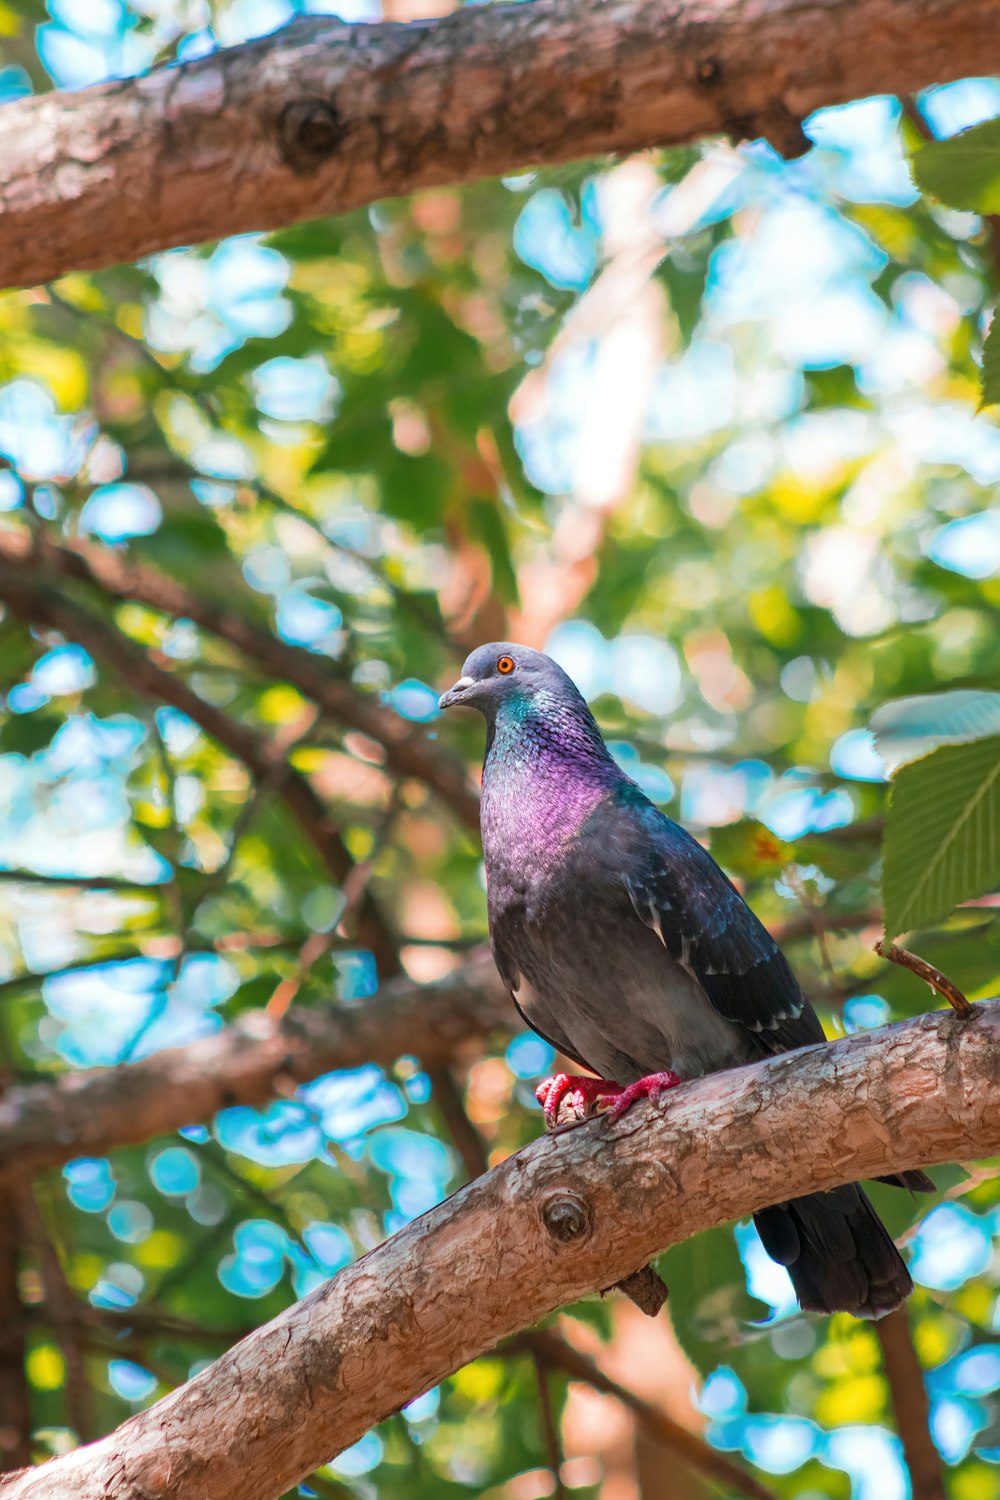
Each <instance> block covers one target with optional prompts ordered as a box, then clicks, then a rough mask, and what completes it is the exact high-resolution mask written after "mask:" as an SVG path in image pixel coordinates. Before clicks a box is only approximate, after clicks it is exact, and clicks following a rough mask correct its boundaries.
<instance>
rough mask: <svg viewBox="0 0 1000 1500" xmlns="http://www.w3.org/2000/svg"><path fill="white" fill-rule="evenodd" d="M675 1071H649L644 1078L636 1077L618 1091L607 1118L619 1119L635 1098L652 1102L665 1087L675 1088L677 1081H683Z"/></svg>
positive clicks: (654, 1101)
mask: <svg viewBox="0 0 1000 1500" xmlns="http://www.w3.org/2000/svg"><path fill="white" fill-rule="evenodd" d="M683 1081H684V1080H683V1079H682V1078H678V1076H677V1074H676V1073H671V1072H669V1071H668V1072H665V1073H649V1074H648V1075H647V1076H646V1077H645V1078H637V1079H636V1081H635V1083H630V1084H629V1085H628V1086H627V1088H623V1089H621V1090H620V1091H619V1093H618V1096H617V1098H616V1099H615V1100H614V1103H613V1104H612V1105H611V1108H610V1110H609V1111H608V1119H609V1120H610V1122H611V1123H612V1125H613V1124H614V1122H615V1121H616V1120H620V1119H621V1117H622V1115H623V1114H624V1113H625V1111H626V1110H627V1109H631V1108H632V1105H633V1104H634V1103H635V1102H636V1100H637V1099H649V1100H650V1101H651V1102H652V1103H653V1104H655V1103H656V1102H657V1100H658V1099H659V1097H660V1095H661V1094H662V1093H664V1092H665V1091H666V1090H667V1089H675V1088H676V1087H677V1085H678V1084H679V1083H683Z"/></svg>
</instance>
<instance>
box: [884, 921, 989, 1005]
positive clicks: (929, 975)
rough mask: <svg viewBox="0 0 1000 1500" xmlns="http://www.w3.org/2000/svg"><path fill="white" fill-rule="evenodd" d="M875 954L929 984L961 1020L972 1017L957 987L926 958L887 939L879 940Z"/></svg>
mask: <svg viewBox="0 0 1000 1500" xmlns="http://www.w3.org/2000/svg"><path fill="white" fill-rule="evenodd" d="M875 952H876V953H877V954H878V956H879V958H884V959H886V960H887V961H888V962H889V963H891V964H898V965H899V967H900V968H901V969H909V971H910V973H911V974H916V976H917V978H918V979H922V980H923V981H924V983H925V984H929V985H930V987H931V989H932V990H933V991H934V993H935V995H940V996H941V998H942V999H943V1000H947V1002H948V1004H949V1005H950V1006H951V1008H952V1010H954V1011H956V1012H957V1013H958V1015H960V1016H961V1017H962V1018H963V1020H964V1019H966V1018H967V1017H969V1016H971V1015H972V1005H971V1003H970V1002H969V1001H968V1000H966V998H965V996H964V995H963V994H962V991H961V990H960V989H959V987H958V985H957V984H955V983H954V982H953V981H952V980H950V979H949V978H948V977H947V975H945V974H942V973H941V970H940V969H935V967H934V965H933V964H929V963H928V962H927V960H926V958H921V957H920V956H919V955H918V954H916V953H910V951H909V950H908V949H907V948H897V946H896V944H895V943H890V941H889V939H888V938H879V940H878V942H877V943H876V944H875Z"/></svg>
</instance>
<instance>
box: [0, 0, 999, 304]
mask: <svg viewBox="0 0 1000 1500" xmlns="http://www.w3.org/2000/svg"><path fill="white" fill-rule="evenodd" d="M998 48H1000V10H998V8H997V6H996V5H995V3H994V0H687V3H672V0H586V3H581V4H577V5H573V6H566V5H565V4H563V3H562V0H534V3H533V4H531V5H495V6H487V7H472V8H469V9H464V10H459V11H456V12H455V13H454V14H452V15H449V16H446V17H444V18H443V19H442V20H438V21H431V22H424V21H416V22H413V23H411V24H410V25H397V24H393V23H383V24H380V25H365V26H346V25H344V24H343V23H342V22H339V21H337V20H329V19H325V18H324V19H318V18H317V19H305V20H301V21H297V22H294V23H293V24H291V25H290V26H288V27H286V28H285V29H284V30H283V31H281V32H280V33H279V34H278V35H277V36H275V37H270V38H267V39H265V40H263V41H258V42H251V43H248V44H246V45H244V46H241V47H234V48H232V49H230V50H229V51H225V52H221V53H216V54H214V55H213V56H210V57H206V58H200V59H198V60H197V61H192V62H189V63H184V64H182V65H180V66H174V67H168V68H161V69H158V70H157V71H155V72H153V73H151V74H148V75H147V76H145V77H143V78H139V79H128V80H124V81H120V82H113V83H107V84H101V85H98V86H97V87H95V88H91V89H86V90H83V91H81V92H80V93H74V94H53V95H47V96H44V97H41V98H36V99H26V100H21V101H17V102H15V103H12V104H9V105H7V106H6V107H5V108H4V109H3V110H2V111H0V162H2V163H3V178H2V183H0V226H2V233H0V284H2V285H8V286H12V285H30V284H35V283H37V282H40V281H47V280H49V279H50V278H52V277H55V276H58V275H61V274H62V273H63V272H66V271H69V270H79V269H88V268H94V267H99V266H107V265H111V264H113V263H115V262H116V261H124V260H134V259H136V258H137V257H138V256H141V255H146V254H149V253H150V252H151V251H155V250H162V249H165V248H166V247H168V246H171V245H181V244H192V243H195V242H197V241H200V240H205V239H217V238H219V237H221V236H223V235H228V234H236V233H239V232H242V231H246V230H267V229H275V228H278V227H280V226H282V225H286V224H292V223H295V222H297V221H299V220H302V219H308V218H315V217H316V216H318V215H322V214H332V213H344V212H346V211H347V210H348V209H352V208H357V207H359V206H360V205H362V204H366V203H371V202H373V201H374V200H375V199H377V198H385V197H390V196H394V195H398V194H403V193H411V192H414V191H416V190H417V189H419V188H425V187H432V186H435V185H438V184H441V183H457V182H470V181H473V180H475V179H478V178H482V177H491V176H496V175H498V174H501V173H504V172H509V171H513V170H515V169H517V168H519V167H526V166H531V165H535V164H538V163H541V162H562V161H569V160H573V159H578V158H582V157H585V156H590V155H594V154H598V153H608V152H623V151H633V150H636V149H638V148H640V147H645V146H650V145H655V144H676V143H680V142H684V141H691V140H695V139H697V138H698V137H701V136H705V135H712V134H716V133H724V134H727V135H732V136H735V137H737V138H743V137H747V136H760V135H763V136H766V137H767V138H768V139H769V140H771V141H772V142H773V143H774V144H775V145H776V146H777V147H778V149H779V150H785V151H800V150H802V149H803V148H804V146H805V138H804V136H803V134H802V129H801V123H800V122H801V120H802V119H803V117H804V116H805V115H807V114H808V113H809V112H810V111H811V110H814V109H816V108H818V107H820V106H821V105H831V104H840V103H843V102H845V101H846V100H848V99H854V98H859V97H862V96H864V95H866V94H873V93H893V94H908V93H913V92H915V91H916V90H919V89H922V88H925V87H926V86H927V85H929V84H932V83H943V82H946V81H948V80H950V79H954V78H961V77H964V76H967V75H970V74H977V73H980V72H981V71H982V68H983V61H984V59H989V58H991V57H995V56H996V55H997V54H998Z"/></svg>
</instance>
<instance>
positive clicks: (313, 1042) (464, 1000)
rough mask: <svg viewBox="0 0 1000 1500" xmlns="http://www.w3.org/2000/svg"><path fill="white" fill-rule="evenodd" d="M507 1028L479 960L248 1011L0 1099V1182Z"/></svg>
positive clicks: (494, 985) (430, 1058)
mask: <svg viewBox="0 0 1000 1500" xmlns="http://www.w3.org/2000/svg"><path fill="white" fill-rule="evenodd" d="M512 1019H513V1007H512V1006H511V1004H510V1001H509V1000H508V998H507V994H506V991H505V990H504V988H503V985H502V983H501V981H500V976H499V975H498V974H497V971H496V968H495V966H494V963H493V960H492V958H490V957H489V956H488V955H487V956H484V957H481V958H478V959H474V960H472V961H471V962H470V963H468V964H466V965H465V966H464V967H463V968H461V969H459V970H456V972H455V973H454V974H451V975H449V976H448V978H447V979H443V980H439V981H438V982H437V983H435V984H430V985H417V984H414V983H413V982H412V981H410V980H406V979H396V980H393V981H391V982H390V983H389V984H387V985H385V986H384V987H383V988H382V990H380V992H379V995H378V997H377V998H376V999H375V1000H370V1001H367V1002H366V1003H365V1004H364V1005H358V1006H333V1005H325V1006H317V1007H308V1008H306V1007H303V1008H299V1009H295V1010H293V1011H291V1012H289V1013H288V1014H287V1015H286V1016H284V1017H272V1016H269V1015H267V1014H266V1012H264V1011H259V1010H255V1011H251V1012H249V1013H248V1014H246V1015H244V1016H241V1017H240V1018H239V1020H237V1021H234V1022H233V1023H232V1025H230V1026H227V1027H226V1028H225V1029H224V1030H223V1031H220V1032H217V1033H216V1034H215V1035H214V1036H210V1037H206V1038H205V1039H204V1040H203V1041H200V1042H192V1043H190V1044H189V1045H188V1046H186V1047H177V1048H173V1049H171V1050H170V1051H165V1052H156V1053H154V1054H153V1056H152V1057H147V1058H144V1059H143V1060H142V1061H141V1062H136V1063H130V1064H128V1065H127V1066H123V1067H118V1068H93V1069H88V1070H87V1071H86V1072H81V1073H68V1074H66V1075H65V1076H64V1077H62V1078H59V1079H56V1080H55V1081H53V1082H46V1083H34V1084H28V1085H27V1086H23V1087H17V1086H15V1087H12V1088H10V1089H9V1090H8V1091H7V1092H6V1094H5V1095H4V1096H3V1098H0V1182H2V1181H3V1180H4V1179H7V1178H9V1177H12V1176H16V1175H19V1174H21V1173H24V1174H29V1173H35V1172H39V1171H42V1170H44V1169H45V1168H47V1167H55V1166H60V1165H61V1164H62V1163H63V1162H66V1161H71V1160H72V1159H73V1157H76V1156H89V1155H102V1154H103V1153H105V1152H107V1151H110V1150H113V1149H114V1148H115V1147H117V1146H128V1145H134V1144H136V1143H138V1142H140V1141H146V1140H150V1139H152V1138H153V1137H154V1136H157V1135H164V1134H168V1133H169V1132H171V1131H174V1130H177V1129H179V1128H180V1127H181V1126H182V1125H188V1124H191V1123H192V1122H194V1121H199V1120H210V1119H211V1118H212V1116H213V1115H214V1114H216V1113H217V1111H218V1110H220V1109H224V1108H226V1107H227V1106H229V1105H233V1104H250V1105H256V1104H264V1103H265V1102H266V1101H267V1100H269V1099H273V1098H274V1096H275V1094H276V1093H278V1092H280V1091H281V1090H282V1089H283V1088H284V1089H288V1088H292V1087H294V1086H295V1084H298V1083H306V1082H308V1081H309V1080H310V1079H313V1078H318V1077H319V1076H320V1075H321V1074H323V1073H328V1072H330V1071H332V1070H333V1069H334V1068H356V1067H360V1066H361V1064H362V1063H366V1062H375V1063H380V1064H381V1065H382V1066H383V1067H387V1068H388V1067H391V1066H392V1064H393V1063H394V1062H395V1061H396V1059H397V1058H398V1057H400V1056H401V1055H402V1054H404V1053H410V1052H414V1051H419V1054H420V1057H421V1059H422V1061H423V1062H424V1064H425V1066H428V1067H433V1066H435V1065H436V1064H442V1063H445V1062H447V1061H449V1060H451V1059H453V1058H454V1057H455V1055H456V1053H458V1052H460V1051H461V1050H462V1048H463V1047H465V1046H466V1045H468V1044H470V1043H473V1044H475V1043H479V1044H481V1042H482V1039H483V1037H484V1036H486V1035H488V1033H489V1032H490V1031H492V1030H494V1029H496V1030H506V1031H509V1029H510V1026H511V1023H512Z"/></svg>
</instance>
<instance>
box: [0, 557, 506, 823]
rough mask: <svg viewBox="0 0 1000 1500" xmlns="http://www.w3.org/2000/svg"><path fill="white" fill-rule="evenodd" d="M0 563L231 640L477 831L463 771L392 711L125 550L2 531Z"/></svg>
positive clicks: (475, 806)
mask: <svg viewBox="0 0 1000 1500" xmlns="http://www.w3.org/2000/svg"><path fill="white" fill-rule="evenodd" d="M0 559H3V560H4V561H6V562H8V563H10V564H11V565H12V566H16V567H24V566H27V565H34V566H42V565H44V566H45V567H47V568H49V569H50V570H52V571H55V572H58V573H60V574H62V576H63V577H64V578H73V579H79V580H80V581H81V582H83V583H87V584H90V585H93V586H94V587H96V588H98V589H100V590H101V592H102V594H104V595H109V594H110V595H111V596H112V597H113V598H114V599H127V600H134V601H135V602H136V603H138V604H144V605H146V606H148V607H149V608H150V609H155V610H159V611H161V612H162V613H163V614H166V615H169V616H171V618H173V619H186V620H192V621H193V622H194V624H195V625H197V626H199V627H200V628H201V629H202V630H204V631H207V632H208V634H210V635H215V636H218V637H219V638H220V639H222V640H225V641H228V643H229V644H230V645H231V646H234V647H235V648H236V649H237V650H238V651H239V652H241V653H242V654H243V655H244V656H246V657H247V658H248V659H249V660H250V661H251V662H252V663H253V664H254V666H255V667H256V668H258V669H259V670H261V671H262V672H265V673H267V674H268V675H270V676H272V677H276V678H278V679H279V680H280V681H283V682H290V683H291V684H292V685H293V686H294V687H296V688H298V690H299V692H300V693H302V694H303V696H304V697H306V698H308V699H310V701H311V702H313V703H315V704H316V706H317V707H318V708H319V709H320V711H321V712H322V713H323V714H325V715H326V716H327V717H328V718H330V719H333V720H335V721H336V722H337V723H339V724H343V725H345V726H346V727H347V728H349V729H353V730H355V731H357V732H358V733H359V734H363V735H366V736H367V737H368V738H369V739H371V740H374V741H375V742H376V744H378V745H381V746H382V748H383V750H384V751H385V767H386V770H387V771H389V772H390V773H391V774H392V775H394V776H405V777H412V778H413V779H414V780H417V781H422V782H423V783H424V784H425V785H426V786H428V787H430V788H431V789H432V790H433V791H435V792H437V793H438V794H439V796H441V798H442V799H443V800H444V801H445V802H446V803H447V804H448V806H449V807H451V809H452V810H453V812H454V813H455V814H456V815H457V816H458V817H459V818H460V819H461V820H462V822H463V823H465V824H466V825H467V826H468V827H470V828H474V829H477V830H478V828H479V795H478V791H477V789H476V787H475V786H474V785H473V784H472V782H471V780H470V778H469V776H468V774H467V772H466V770H465V768H464V766H462V765H461V763H460V762H459V761H457V760H455V759H453V758H452V757H451V756H449V755H448V754H447V753H446V752H445V751H443V750H441V749H439V748H438V747H436V746H434V745H433V744H432V743H431V742H430V741H429V740H428V739H427V736H426V735H425V734H424V733H423V732H422V731H421V730H420V729H418V728H416V726H414V725H413V724H408V723H407V722H406V720H405V719H402V718H400V716H399V714H397V713H395V712H394V711H393V710H392V709H391V708H386V707H384V706H383V705H382V704H381V703H378V702H377V701H376V700H375V699H374V698H371V697H369V696H366V695H365V694H363V693H359V692H358V690H357V689H356V688H354V687H353V686H352V685H351V683H349V682H345V681H344V679H343V678H341V677H336V676H334V674H333V673H332V672H331V671H330V669H329V667H327V666H325V665H324V663H323V662H322V661H321V660H319V659H318V658H317V657H315V656H313V655H312V654H311V653H310V652H308V651H303V650H302V649H301V648H299V647H296V646H290V645H289V644H288V643H287V642H286V641H282V640H279V639H278V637H277V636H276V635H274V634H273V633H272V632H271V631H269V630H265V629H263V628H262V627H261V626H259V625H255V624H253V623H252V622H251V621H249V620H245V619H243V618H242V617H241V616H240V615H239V614H236V613H235V612H234V611H233V610H231V609H229V608H227V607H226V606H225V605H220V604H216V603H214V602H213V601H212V600H209V599H205V598H204V597H202V596H201V595H200V594H197V593H195V592H193V591H192V590H190V589H186V588H184V586H183V585H182V584H179V583H177V582H176V581H175V580H174V579H173V578H169V577H167V576H166V575H165V574H163V573H159V572H157V571H156V569H155V568H150V567H148V566H146V565H145V564H143V563H138V562H135V561H133V560H132V559H131V558H129V557H128V556H127V555H126V554H125V553H124V552H123V551H122V550H120V549H117V548H115V549H112V548H109V547H101V546H99V545H97V544H95V543H88V542H85V541H81V540H79V539H72V540H65V541H62V542H60V543H56V542H53V541H51V540H50V539H49V538H47V537H44V536H39V537H38V538H37V539H36V538H35V537H33V536H32V535H31V534H30V533H29V532H28V531H26V530H17V531H15V530H13V529H10V530H3V531H0Z"/></svg>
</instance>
